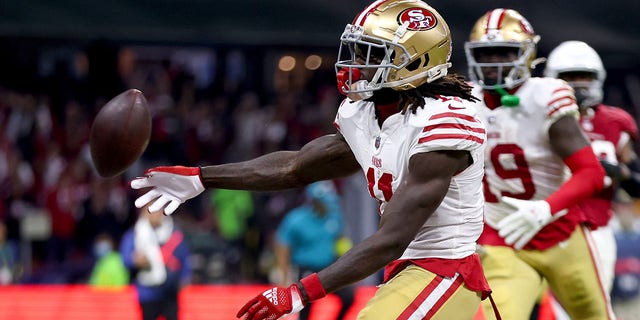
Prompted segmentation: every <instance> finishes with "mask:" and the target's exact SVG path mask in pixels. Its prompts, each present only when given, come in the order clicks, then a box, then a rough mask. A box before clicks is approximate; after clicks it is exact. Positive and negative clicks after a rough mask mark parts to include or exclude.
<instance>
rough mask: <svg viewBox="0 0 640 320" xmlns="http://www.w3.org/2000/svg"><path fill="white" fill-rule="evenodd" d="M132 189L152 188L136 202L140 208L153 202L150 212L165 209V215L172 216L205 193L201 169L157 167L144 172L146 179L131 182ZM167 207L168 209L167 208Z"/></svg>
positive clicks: (141, 178) (139, 178)
mask: <svg viewBox="0 0 640 320" xmlns="http://www.w3.org/2000/svg"><path fill="white" fill-rule="evenodd" d="M131 188H133V189H143V188H152V189H151V190H149V191H148V192H147V193H145V194H143V195H142V196H140V197H139V198H138V199H136V201H135V205H136V207H138V208H142V207H144V206H145V205H147V204H149V203H151V202H153V204H151V205H150V206H149V212H155V211H158V210H160V209H162V208H163V207H164V214H165V215H170V214H172V213H173V212H174V211H176V209H178V206H180V204H182V203H183V202H185V201H187V200H189V199H191V198H193V197H195V196H197V195H199V194H200V193H202V192H203V191H204V189H205V188H204V185H203V184H202V180H201V179H200V168H199V167H182V166H173V167H155V168H151V169H149V170H147V171H145V172H144V177H138V178H136V179H134V180H133V181H131ZM165 206H166V207H165Z"/></svg>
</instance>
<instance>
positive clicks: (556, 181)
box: [473, 78, 579, 228]
mask: <svg viewBox="0 0 640 320" xmlns="http://www.w3.org/2000/svg"><path fill="white" fill-rule="evenodd" d="M473 93H474V95H475V96H476V97H479V98H481V99H482V97H483V96H482V91H481V88H480V87H478V86H475V87H474V90H473ZM516 95H517V96H518V97H519V98H520V104H519V105H518V106H515V107H506V106H499V107H497V108H495V109H493V110H491V109H489V108H488V107H487V106H486V104H485V103H484V100H481V101H480V102H478V103H476V108H477V109H478V113H479V114H480V116H481V119H482V121H484V123H485V125H486V129H487V148H486V154H485V158H486V159H487V160H488V161H487V164H486V167H485V179H486V186H485V187H486V188H485V193H486V195H485V199H486V204H485V208H486V211H485V219H486V222H487V223H488V224H489V225H490V226H492V227H493V228H496V225H497V223H498V222H499V221H500V220H501V219H502V218H503V217H505V216H506V215H508V214H510V213H512V212H513V211H514V210H513V208H512V207H510V206H508V205H506V204H504V203H502V202H500V200H499V199H500V198H501V197H502V196H509V197H514V198H519V199H524V200H542V199H545V198H547V197H548V196H549V195H550V194H551V193H553V192H554V191H556V190H557V189H558V188H559V187H560V186H561V185H562V184H563V183H564V181H565V180H567V179H568V178H569V176H570V174H571V173H570V171H569V170H568V168H567V167H566V166H565V164H564V162H563V160H562V159H561V158H560V157H559V156H557V155H556V154H555V153H553V151H552V149H551V145H550V143H549V127H550V126H551V125H552V124H553V123H555V122H556V121H557V120H558V119H560V117H563V116H565V115H571V116H575V117H576V119H577V118H578V116H579V113H578V106H577V105H576V103H575V98H574V96H573V90H572V89H571V87H569V85H568V84H567V83H566V82H564V81H562V80H558V79H553V78H531V79H529V80H527V81H526V82H525V83H524V84H523V85H522V87H520V88H519V89H518V91H517V92H516Z"/></svg>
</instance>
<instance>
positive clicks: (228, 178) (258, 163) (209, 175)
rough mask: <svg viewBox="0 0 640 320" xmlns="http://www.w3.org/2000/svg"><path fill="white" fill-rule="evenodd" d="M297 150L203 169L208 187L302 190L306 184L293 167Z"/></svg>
mask: <svg viewBox="0 0 640 320" xmlns="http://www.w3.org/2000/svg"><path fill="white" fill-rule="evenodd" d="M295 157H296V152H295V151H278V152H274V153H270V154H266V155H264V156H261V157H258V158H255V159H252V160H248V161H243V162H238V163H228V164H222V165H215V166H206V167H202V168H201V171H200V175H201V178H202V183H203V184H204V186H205V187H208V188H222V189H240V190H255V191H273V190H282V189H289V188H296V187H301V186H303V185H304V184H305V181H303V180H302V179H301V177H300V176H298V175H297V174H296V172H295V171H294V169H293V168H292V166H293V162H294V159H295Z"/></svg>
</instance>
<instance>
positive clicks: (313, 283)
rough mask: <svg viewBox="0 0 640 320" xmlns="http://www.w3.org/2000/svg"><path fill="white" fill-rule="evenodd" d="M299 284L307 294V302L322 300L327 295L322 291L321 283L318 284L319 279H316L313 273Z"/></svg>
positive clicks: (315, 274)
mask: <svg viewBox="0 0 640 320" xmlns="http://www.w3.org/2000/svg"><path fill="white" fill-rule="evenodd" d="M300 284H301V285H302V288H303V290H304V291H305V293H306V294H307V298H308V299H309V302H311V301H314V300H318V299H321V298H324V296H326V295H327V293H326V292H325V291H324V288H323V287H322V283H321V282H320V278H318V274H317V273H313V274H311V275H309V276H306V277H304V278H302V279H300Z"/></svg>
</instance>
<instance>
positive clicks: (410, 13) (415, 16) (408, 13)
mask: <svg viewBox="0 0 640 320" xmlns="http://www.w3.org/2000/svg"><path fill="white" fill-rule="evenodd" d="M405 22H409V26H408V27H407V29H408V30H411V31H424V30H429V29H432V28H433V27H435V26H436V24H438V20H437V19H436V16H435V15H434V14H433V13H431V11H429V10H427V9H424V8H409V9H405V10H403V11H402V12H400V14H399V15H398V23H399V24H400V25H402V24H403V23H405Z"/></svg>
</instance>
